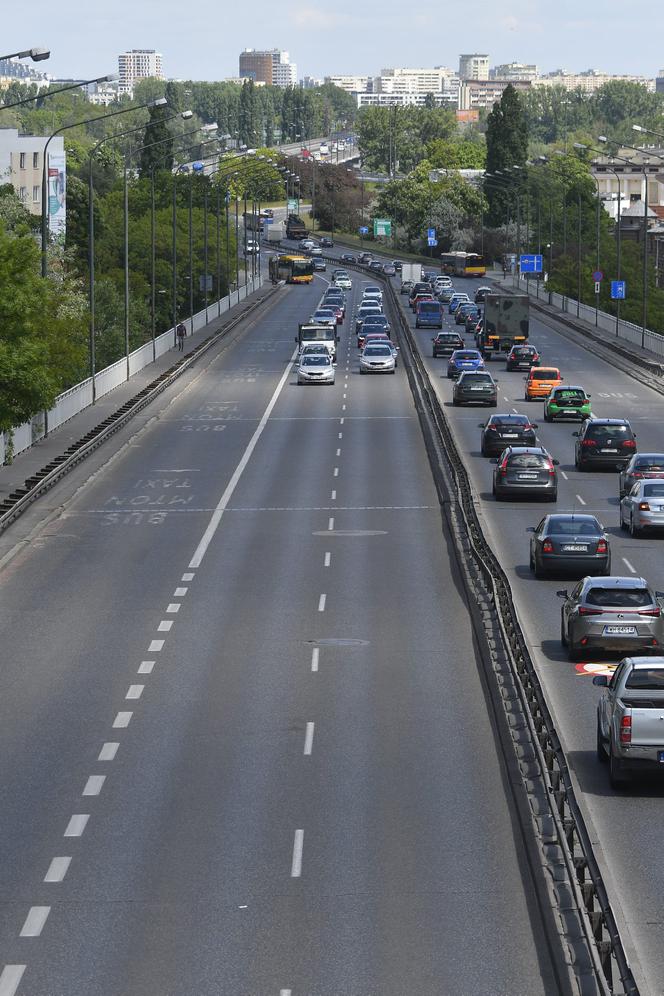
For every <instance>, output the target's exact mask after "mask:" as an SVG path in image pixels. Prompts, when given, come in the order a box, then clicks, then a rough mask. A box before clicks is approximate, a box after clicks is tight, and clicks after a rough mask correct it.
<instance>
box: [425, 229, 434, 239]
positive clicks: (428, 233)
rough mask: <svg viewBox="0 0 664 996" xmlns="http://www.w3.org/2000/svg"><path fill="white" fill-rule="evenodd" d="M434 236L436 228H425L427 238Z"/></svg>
mask: <svg viewBox="0 0 664 996" xmlns="http://www.w3.org/2000/svg"><path fill="white" fill-rule="evenodd" d="M435 238H436V229H435V228H427V239H435Z"/></svg>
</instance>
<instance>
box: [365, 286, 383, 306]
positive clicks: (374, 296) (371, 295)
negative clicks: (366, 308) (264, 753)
mask: <svg viewBox="0 0 664 996" xmlns="http://www.w3.org/2000/svg"><path fill="white" fill-rule="evenodd" d="M362 301H363V302H364V301H378V303H379V304H382V303H383V292H382V290H381V289H380V287H373V286H372V287H364V288H363V289H362Z"/></svg>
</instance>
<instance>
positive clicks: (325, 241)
mask: <svg viewBox="0 0 664 996" xmlns="http://www.w3.org/2000/svg"><path fill="white" fill-rule="evenodd" d="M319 242H320V244H321V246H322V247H323V249H331V248H332V246H333V245H334V242H333V241H332V239H331V238H329V236H327V235H324V236H323V237H322V238H321V239H319Z"/></svg>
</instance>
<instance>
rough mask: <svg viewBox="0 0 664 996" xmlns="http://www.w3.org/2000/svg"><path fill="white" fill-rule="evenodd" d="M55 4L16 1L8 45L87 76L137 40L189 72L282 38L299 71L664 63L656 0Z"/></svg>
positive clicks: (177, 72) (49, 66)
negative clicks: (53, 7) (40, 49)
mask: <svg viewBox="0 0 664 996" xmlns="http://www.w3.org/2000/svg"><path fill="white" fill-rule="evenodd" d="M469 11H470V12H472V18H469V16H468V14H469ZM60 14H61V15H63V16H61V17H60V18H53V19H45V18H44V19H41V20H39V19H26V17H25V13H24V12H23V11H21V10H19V8H18V7H17V6H16V5H15V4H14V5H11V6H10V8H9V9H8V10H7V12H6V14H5V18H4V22H3V29H4V30H3V36H4V38H5V40H6V41H5V43H4V44H5V49H6V51H12V49H15V50H16V49H24V48H29V47H31V46H33V45H44V46H47V47H49V48H50V49H51V58H50V60H48V61H47V62H42V63H39V64H38V65H36V67H35V68H38V69H39V70H41V71H43V72H45V73H49V74H51V75H53V76H58V77H81V78H83V77H87V78H91V77H93V76H100V75H102V74H104V73H110V72H117V59H118V55H119V54H120V53H121V52H125V51H127V50H129V49H134V48H153V49H156V50H157V51H158V52H161V53H162V54H163V65H164V73H165V75H166V76H167V77H168V78H175V79H194V80H220V79H224V78H225V77H230V76H236V75H237V66H238V55H239V53H240V52H241V51H242V50H243V49H245V48H257V49H273V48H279V49H285V50H286V51H288V52H290V54H291V59H292V60H293V62H295V63H297V66H298V75H299V77H300V78H301V77H302V76H313V77H321V78H322V77H323V76H329V75H341V74H360V73H364V74H367V73H368V74H370V75H375V74H378V73H380V70H381V69H382V68H386V67H395V66H412V67H419V66H422V67H428V66H450V67H451V68H455V67H456V66H458V60H459V54H460V53H462V52H485V53H487V54H488V55H489V59H490V64H491V65H492V66H493V65H496V64H501V63H509V62H514V61H516V62H524V63H536V64H537V65H538V66H539V68H540V72H542V73H546V72H551V71H553V70H556V69H561V68H562V69H566V70H569V71H570V72H581V71H584V70H586V69H589V68H594V69H599V70H603V71H605V72H607V73H612V74H635V75H643V76H649V77H655V76H656V75H657V73H658V72H659V70H660V69H661V68H663V67H664V53H662V50H661V37H662V34H663V32H664V5H662V6H661V7H660V6H659V5H657V4H653V3H652V2H651V0H632V3H631V4H629V5H627V4H625V3H624V2H622V0H621V2H620V3H619V2H618V0H605V2H604V3H602V4H600V3H599V2H598V0H595V2H590V3H586V4H585V5H583V6H581V5H579V4H578V2H576V0H574V2H573V0H559V2H558V3H557V4H555V5H544V4H543V3H540V4H532V5H530V6H527V5H522V7H521V8H514V9H510V10H506V9H505V8H504V7H501V6H500V5H498V4H496V3H489V2H488V0H476V2H475V4H473V5H472V7H471V8H468V7H467V6H464V5H459V6H458V7H455V6H453V5H452V6H448V7H446V8H445V9H444V11H441V10H440V8H436V7H434V6H432V7H431V10H422V9H418V8H417V7H416V8H414V9H413V8H411V9H410V10H409V9H408V8H406V7H404V4H403V3H402V2H397V0H381V2H380V3H373V4H372V3H365V4H362V5H359V4H357V3H355V2H354V0H335V3H334V5H330V6H328V7H326V6H323V5H322V3H321V2H320V0H318V2H317V3H314V2H313V0H301V2H299V3H289V4H286V5H284V4H274V3H268V2H267V0H254V3H253V4H252V6H251V17H250V18H247V20H246V21H243V20H240V18H239V17H238V19H237V20H236V21H230V20H229V17H228V12H227V9H226V8H225V7H224V6H223V5H220V4H219V3H218V2H217V0H214V2H213V0H199V3H197V5H196V8H195V15H192V11H191V8H189V7H187V6H186V5H183V4H181V3H176V2H175V0H161V2H160V3H159V4H157V3H155V2H152V3H150V2H147V3H144V4H140V5H138V4H136V3H135V2H134V0H131V2H130V0H115V2H114V3H113V4H110V5H106V6H105V7H103V8H96V9H95V8H92V9H91V8H90V5H89V3H87V0H65V3H64V4H63V5H62V6H61V8H60ZM33 24H36V25H37V26H36V27H33V26H32V25H33ZM642 26H645V27H646V29H647V30H645V31H642V30H641V27H642ZM636 38H638V39H639V42H638V44H635V43H634V41H635V39H636ZM7 46H9V47H7Z"/></svg>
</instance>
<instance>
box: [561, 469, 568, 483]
mask: <svg viewBox="0 0 664 996" xmlns="http://www.w3.org/2000/svg"><path fill="white" fill-rule="evenodd" d="M560 476H561V477H563V478H564V479H565V480H566V481H569V477H568V476H567V474H566V473H565V471H564V470H561V471H560Z"/></svg>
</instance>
